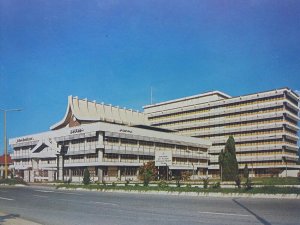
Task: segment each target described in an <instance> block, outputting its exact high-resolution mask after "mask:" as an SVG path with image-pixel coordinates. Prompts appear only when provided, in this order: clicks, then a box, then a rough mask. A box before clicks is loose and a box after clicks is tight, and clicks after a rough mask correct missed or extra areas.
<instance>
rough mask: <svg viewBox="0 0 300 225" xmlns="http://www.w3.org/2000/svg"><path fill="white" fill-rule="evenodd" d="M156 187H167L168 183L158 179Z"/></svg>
mask: <svg viewBox="0 0 300 225" xmlns="http://www.w3.org/2000/svg"><path fill="white" fill-rule="evenodd" d="M158 187H160V188H166V187H168V183H167V182H166V181H163V180H162V181H160V182H159V183H158Z"/></svg>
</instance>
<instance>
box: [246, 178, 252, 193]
mask: <svg viewBox="0 0 300 225" xmlns="http://www.w3.org/2000/svg"><path fill="white" fill-rule="evenodd" d="M245 189H246V190H247V191H248V190H251V189H252V181H251V179H250V178H249V177H248V178H247V180H246V182H245Z"/></svg>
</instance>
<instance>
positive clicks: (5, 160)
mask: <svg viewBox="0 0 300 225" xmlns="http://www.w3.org/2000/svg"><path fill="white" fill-rule="evenodd" d="M0 111H2V112H3V114H4V129H3V130H4V138H3V139H4V171H5V179H7V141H6V113H7V112H14V111H17V112H19V111H21V109H0Z"/></svg>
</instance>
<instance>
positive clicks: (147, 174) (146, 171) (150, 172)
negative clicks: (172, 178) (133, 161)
mask: <svg viewBox="0 0 300 225" xmlns="http://www.w3.org/2000/svg"><path fill="white" fill-rule="evenodd" d="M157 174H158V170H157V169H156V167H155V162H154V161H150V162H147V163H144V165H143V166H141V167H140V168H139V179H140V180H143V181H144V184H147V185H148V184H149V182H150V181H151V180H155V178H156V176H157Z"/></svg>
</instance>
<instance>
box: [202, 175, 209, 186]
mask: <svg viewBox="0 0 300 225" xmlns="http://www.w3.org/2000/svg"><path fill="white" fill-rule="evenodd" d="M202 181H203V188H205V189H207V188H208V184H209V178H208V177H206V178H203V179H202Z"/></svg>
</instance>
